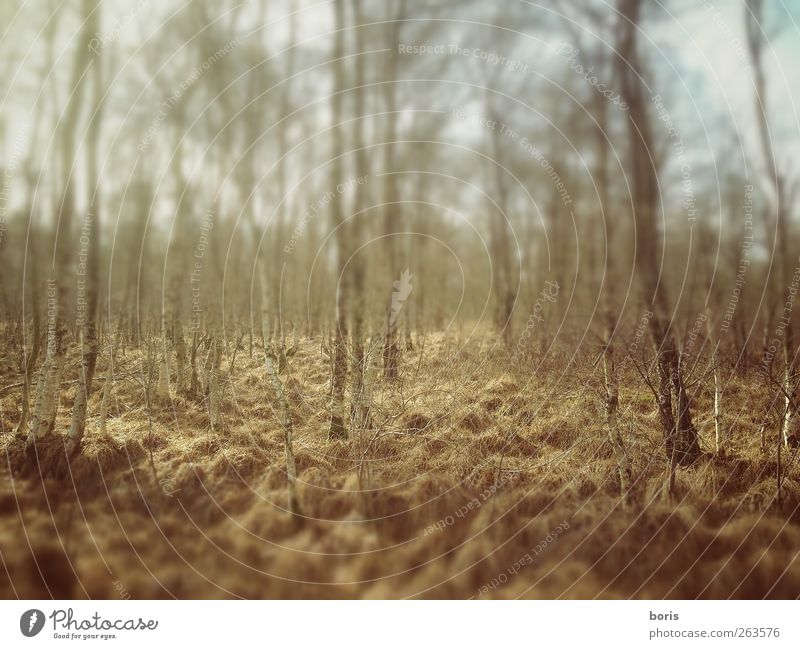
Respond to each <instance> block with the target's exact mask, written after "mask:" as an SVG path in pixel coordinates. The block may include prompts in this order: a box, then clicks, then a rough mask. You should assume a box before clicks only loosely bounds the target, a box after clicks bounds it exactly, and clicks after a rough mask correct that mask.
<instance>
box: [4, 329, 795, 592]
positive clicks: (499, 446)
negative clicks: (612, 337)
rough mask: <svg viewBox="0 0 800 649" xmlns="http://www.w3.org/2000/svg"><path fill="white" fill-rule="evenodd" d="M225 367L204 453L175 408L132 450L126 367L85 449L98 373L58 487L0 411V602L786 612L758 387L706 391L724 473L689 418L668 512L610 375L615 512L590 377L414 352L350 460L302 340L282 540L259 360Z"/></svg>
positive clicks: (662, 465) (433, 344) (636, 414)
mask: <svg viewBox="0 0 800 649" xmlns="http://www.w3.org/2000/svg"><path fill="white" fill-rule="evenodd" d="M229 358H230V356H226V358H225V360H223V364H222V370H223V373H224V374H225V376H226V380H225V390H224V404H225V405H224V409H223V410H224V420H223V423H222V425H221V426H220V427H219V430H217V431H212V430H210V429H209V425H208V416H207V413H206V410H205V406H204V404H203V402H202V401H201V402H199V403H198V402H196V401H192V400H187V399H184V398H181V397H178V398H176V399H174V400H173V401H172V403H171V404H167V405H164V406H163V407H162V408H160V409H155V410H154V412H153V420H152V429H150V427H149V425H148V418H147V416H146V410H145V407H144V399H143V391H142V387H141V383H140V382H138V380H137V378H136V372H137V367H138V366H139V357H138V355H137V353H136V352H134V351H131V350H128V351H121V352H119V353H118V355H117V357H115V376H117V377H118V378H117V381H116V382H115V388H114V394H113V404H112V409H111V414H110V418H109V421H108V436H107V437H105V438H100V437H99V436H98V434H97V428H98V426H97V413H98V411H99V399H100V394H99V393H100V392H101V391H102V387H101V386H102V379H103V377H104V374H105V372H106V359H104V358H101V359H100V361H99V362H98V371H97V375H96V376H97V380H96V383H95V387H94V392H93V394H92V398H91V400H90V413H91V415H92V416H91V417H90V418H89V422H88V426H87V433H86V436H85V438H84V450H83V453H82V455H80V456H78V457H77V458H75V459H74V460H73V462H72V464H71V466H70V471H69V473H68V475H66V476H61V477H53V476H48V477H45V478H41V477H40V475H39V473H38V471H36V470H34V469H32V468H31V465H30V462H26V461H24V460H25V458H24V456H22V455H20V453H19V448H20V446H21V441H20V439H18V438H17V437H16V436H15V435H14V434H13V433H12V432H10V431H13V429H14V426H15V425H16V420H17V417H18V409H19V390H16V391H13V390H8V391H6V392H5V394H3V396H2V397H0V408H1V410H0V449H1V452H2V457H3V460H4V461H3V462H2V464H1V465H0V558H1V559H2V568H1V569H0V596H1V597H4V598H13V597H21V598H47V597H51V596H52V597H57V598H84V597H91V598H115V597H132V598H163V597H177V598H220V597H223V598H225V597H246V598H329V597H337V598H356V597H363V598H414V597H417V598H419V597H425V598H470V597H483V598H518V597H523V598H525V597H527V598H594V597H600V598H630V597H634V598H665V597H666V598H695V597H703V598H727V597H738V598H744V597H747V598H761V597H775V598H796V597H797V596H798V594H800V559H798V554H800V516H798V505H800V483H799V482H798V463H797V462H796V457H795V456H794V455H793V452H792V451H789V452H788V458H787V457H784V462H787V463H788V471H787V475H786V477H785V478H784V483H783V500H782V502H781V503H780V505H778V504H776V503H775V501H774V495H775V469H776V462H775V453H774V443H773V444H771V446H772V447H773V448H770V450H769V452H763V451H761V450H760V448H759V446H760V438H759V434H758V429H759V423H760V419H761V416H762V413H764V412H765V409H766V397H765V395H764V392H765V389H764V386H763V385H761V384H760V382H759V381H758V380H756V379H755V378H753V379H749V378H731V373H730V371H729V370H728V371H727V374H726V376H727V379H726V380H727V383H726V385H725V394H724V399H725V401H724V403H725V407H726V409H727V410H726V412H725V420H724V422H723V423H724V429H725V430H726V431H728V434H729V437H728V438H727V439H726V440H725V446H726V453H725V455H724V456H723V457H718V456H715V455H712V454H711V453H710V450H711V448H712V441H713V422H712V419H711V414H710V413H711V404H710V398H711V395H710V394H709V390H708V389H707V388H706V387H704V388H703V389H701V390H699V391H698V392H697V393H696V394H695V395H694V409H695V419H696V424H697V426H698V429H699V431H700V434H701V437H702V444H701V445H702V447H703V449H704V454H703V457H702V458H701V459H700V460H699V461H697V462H696V463H695V464H694V465H693V466H691V467H690V468H687V469H680V470H679V471H678V475H677V487H676V495H675V496H674V497H672V498H670V497H668V495H667V493H666V489H665V484H666V479H667V475H668V466H667V463H666V461H665V459H664V453H663V450H662V448H663V445H662V443H661V433H660V431H659V424H658V418H657V413H656V409H655V405H654V400H653V396H652V394H651V393H649V391H648V388H647V387H646V385H645V384H644V382H643V381H642V379H641V377H639V375H638V374H637V373H636V372H635V371H633V370H632V368H630V367H625V366H623V368H622V377H621V379H622V380H621V384H622V387H621V392H620V408H621V415H620V422H621V429H622V435H623V438H624V440H625V442H626V445H627V450H628V454H629V456H630V459H631V462H632V465H633V470H634V479H635V482H636V485H635V498H634V500H635V503H634V504H633V506H630V507H624V506H623V504H622V502H621V498H620V487H619V479H618V477H617V472H616V468H615V467H616V465H615V461H614V457H613V454H612V449H611V446H610V445H609V443H608V442H607V441H606V433H605V430H604V427H603V406H602V403H603V394H602V368H601V367H600V365H599V364H593V359H590V360H588V361H586V360H585V359H584V360H583V361H581V362H580V363H579V362H578V361H574V362H570V360H571V359H570V358H569V357H563V358H561V357H556V358H552V359H550V360H548V361H546V362H545V363H537V362H534V361H527V360H526V361H525V362H524V363H517V364H516V366H515V367H513V368H512V367H511V364H510V362H509V360H508V357H507V355H506V354H504V353H502V352H501V351H500V349H499V348H498V345H497V341H496V339H495V338H492V337H490V336H477V337H472V338H469V337H468V336H467V335H466V334H465V335H464V336H463V337H459V336H455V335H444V334H438V335H432V334H429V335H428V336H426V337H425V340H424V342H421V341H419V340H418V341H416V345H415V348H414V349H413V350H410V351H406V352H404V353H403V358H402V363H401V374H400V377H399V379H397V380H396V381H391V382H389V381H385V380H383V379H381V380H380V381H379V383H378V384H377V385H376V389H375V406H374V409H373V420H374V422H375V424H376V426H377V427H378V428H377V430H373V431H367V432H366V433H365V435H366V438H360V439H362V441H364V443H363V444H362V448H363V447H367V451H366V453H364V454H361V455H357V454H356V453H355V452H354V450H353V449H354V447H355V446H356V444H355V443H354V440H353V439H351V440H350V441H335V442H329V441H328V436H327V428H328V426H327V422H328V414H327V412H328V411H327V407H328V400H329V399H328V389H329V373H330V372H329V361H328V359H327V358H326V356H325V355H324V353H323V352H322V350H321V348H320V345H319V342H317V341H312V340H308V339H301V340H300V341H299V345H298V347H297V349H296V353H295V354H294V355H293V356H292V357H291V359H290V364H289V367H288V369H287V371H286V372H285V374H284V375H283V380H284V383H285V385H286V391H287V396H288V398H289V403H290V408H291V411H292V416H293V420H294V428H295V439H294V450H295V456H296V461H297V472H298V495H299V501H300V506H301V510H302V517H301V518H300V519H293V518H292V517H291V516H290V515H289V514H288V513H287V512H286V510H285V507H286V503H287V479H286V474H285V470H284V467H285V460H284V450H283V434H282V432H281V430H280V428H279V426H278V422H277V419H276V416H275V412H274V411H273V406H275V399H274V397H273V392H272V390H271V387H270V383H269V381H268V379H267V376H266V372H265V370H264V365H263V361H261V360H259V359H260V358H262V355H261V354H260V353H256V354H254V355H253V358H250V357H249V354H248V350H247V348H246V346H245V347H243V348H242V349H240V350H239V351H238V354H237V356H236V361H235V367H234V370H233V371H232V372H231V373H230V374H228V373H227V363H228V360H229ZM0 360H2V364H1V367H2V369H1V371H2V374H0V379H1V380H0V384H1V385H10V384H12V383H15V382H18V381H19V377H18V374H14V373H13V371H12V367H11V363H12V360H13V359H11V358H8V357H6V358H3V359H0ZM75 361H76V359H75V358H73V359H72V361H71V365H70V367H72V368H73V369H72V374H75V372H76V371H77V369H75V368H77V363H76V362H75ZM69 374H70V373H69V372H67V373H66V374H65V375H64V380H65V382H67V385H66V387H65V389H64V390H62V394H61V403H60V407H59V416H58V420H57V430H58V431H61V432H63V431H65V430H66V429H67V427H68V421H69V411H70V406H71V403H72V399H73V397H74V391H75V386H74V383H69V381H70V380H74V378H75V377H74V376H70V375H69ZM230 375H232V376H233V378H232V380H231V379H230ZM703 382H704V383H708V381H707V380H705V381H703ZM703 382H698V383H697V384H696V385H695V388H697V386H698V385H700V383H703ZM708 387H710V386H708ZM151 454H152V463H151ZM359 467H361V468H362V471H361V472H359V470H358V469H359ZM359 473H360V474H361V479H360V481H359Z"/></svg>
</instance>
